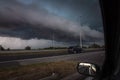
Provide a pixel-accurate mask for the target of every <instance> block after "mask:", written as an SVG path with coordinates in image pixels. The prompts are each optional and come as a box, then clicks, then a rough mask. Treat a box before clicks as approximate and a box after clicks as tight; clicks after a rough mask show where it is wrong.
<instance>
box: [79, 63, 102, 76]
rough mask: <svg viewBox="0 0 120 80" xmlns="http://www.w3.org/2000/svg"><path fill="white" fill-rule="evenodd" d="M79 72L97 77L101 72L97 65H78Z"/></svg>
mask: <svg viewBox="0 0 120 80" xmlns="http://www.w3.org/2000/svg"><path fill="white" fill-rule="evenodd" d="M77 71H78V72H79V73H80V74H83V75H86V76H91V77H95V76H97V75H98V73H99V72H100V68H99V67H98V66H97V65H95V64H92V63H78V65H77Z"/></svg>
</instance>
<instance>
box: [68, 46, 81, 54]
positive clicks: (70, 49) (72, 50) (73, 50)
mask: <svg viewBox="0 0 120 80" xmlns="http://www.w3.org/2000/svg"><path fill="white" fill-rule="evenodd" d="M82 52H83V49H82V48H80V47H79V46H70V47H68V53H73V54H75V53H82Z"/></svg>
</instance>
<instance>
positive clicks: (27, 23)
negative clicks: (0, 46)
mask: <svg viewBox="0 0 120 80" xmlns="http://www.w3.org/2000/svg"><path fill="white" fill-rule="evenodd" d="M52 34H54V37H55V39H56V40H57V41H60V40H62V41H64V40H65V41H69V42H70V41H75V39H79V35H80V34H81V36H82V37H83V39H84V40H86V39H88V38H92V39H97V40H99V39H100V40H101V39H103V33H102V32H99V31H98V30H94V29H91V28H90V27H89V26H86V25H85V26H81V24H78V23H76V22H74V21H71V20H68V19H65V18H64V17H59V16H57V15H54V14H51V13H49V12H48V11H47V10H45V9H43V8H42V7H39V8H35V7H34V6H29V5H24V4H21V3H19V2H17V1H15V0H14V3H12V2H9V3H6V5H0V35H1V36H9V37H19V38H23V39H33V38H38V39H48V40H51V35H52ZM73 38H74V39H73Z"/></svg>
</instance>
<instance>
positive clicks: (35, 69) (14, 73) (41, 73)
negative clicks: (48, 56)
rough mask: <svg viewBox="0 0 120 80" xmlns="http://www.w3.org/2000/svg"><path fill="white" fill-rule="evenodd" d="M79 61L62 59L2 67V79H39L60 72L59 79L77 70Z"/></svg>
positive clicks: (0, 72)
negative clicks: (59, 60)
mask: <svg viewBox="0 0 120 80" xmlns="http://www.w3.org/2000/svg"><path fill="white" fill-rule="evenodd" d="M76 65H77V62H74V61H61V62H49V63H40V64H32V65H27V66H20V67H7V68H0V80H8V79H15V80H38V79H41V78H44V77H47V76H50V75H52V73H56V74H58V78H57V80H59V79H60V78H63V77H65V76H67V75H70V74H72V73H74V72H76Z"/></svg>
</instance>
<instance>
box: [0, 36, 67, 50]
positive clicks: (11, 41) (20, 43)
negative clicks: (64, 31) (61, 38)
mask: <svg viewBox="0 0 120 80" xmlns="http://www.w3.org/2000/svg"><path fill="white" fill-rule="evenodd" d="M0 45H2V46H3V47H4V48H10V49H24V48H25V47H26V46H30V47H31V48H32V49H39V48H46V47H53V46H56V47H63V46H64V47H65V46H66V47H67V46H69V44H66V43H64V42H56V41H54V44H53V41H52V40H45V39H37V38H34V39H29V40H23V39H20V38H14V37H0Z"/></svg>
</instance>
